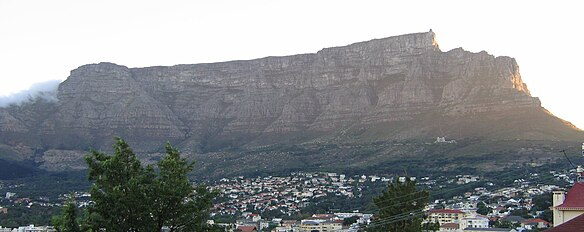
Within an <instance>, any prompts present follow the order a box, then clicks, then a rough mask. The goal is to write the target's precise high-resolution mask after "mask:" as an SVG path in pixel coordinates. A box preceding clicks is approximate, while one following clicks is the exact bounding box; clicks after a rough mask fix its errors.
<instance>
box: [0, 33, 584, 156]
mask: <svg viewBox="0 0 584 232" xmlns="http://www.w3.org/2000/svg"><path fill="white" fill-rule="evenodd" d="M57 96H58V102H56V103H52V102H43V101H42V100H39V101H36V102H32V103H27V104H24V105H19V106H10V107H7V108H1V109H0V132H1V135H0V138H1V139H2V140H1V142H0V143H1V144H2V147H3V148H2V147H0V151H2V149H3V150H4V151H8V152H5V153H17V154H21V153H26V152H19V151H18V147H19V146H20V147H24V148H29V150H28V151H30V150H35V149H37V150H38V149H40V150H43V151H45V150H48V149H61V150H83V149H86V148H88V147H93V148H98V149H106V148H108V147H110V144H111V142H112V137H113V136H120V137H123V138H126V139H127V140H128V141H129V142H130V143H131V144H132V145H133V146H134V147H135V148H136V150H138V151H141V152H146V153H148V152H156V151H159V150H160V148H161V144H162V143H163V142H164V141H170V142H172V143H173V144H177V145H178V146H179V147H181V148H182V149H183V150H185V151H190V152H192V153H199V154H200V153H206V152H211V151H221V150H225V149H240V148H249V147H261V146H264V145H273V144H306V143H310V144H319V143H327V144H330V143H345V142H351V143H360V142H365V141H366V142H371V141H400V140H408V139H426V140H427V139H429V138H435V137H437V136H447V137H449V138H455V139H464V138H491V139H495V138H496V139H508V140H512V139H535V140H577V139H580V138H582V137H583V136H582V133H581V131H580V130H578V129H577V128H575V127H574V126H572V125H571V124H569V123H567V122H565V121H562V120H561V119H558V118H556V117H554V116H553V115H551V114H549V113H548V112H547V111H546V110H545V109H544V108H542V107H541V105H540V101H539V99H538V98H535V97H532V96H531V95H530V92H529V90H528V88H527V86H526V84H525V83H523V81H522V80H521V75H520V73H519V67H518V65H517V62H516V61H515V59H513V58H510V57H504V56H503V57H494V56H492V55H490V54H488V53H487V52H479V53H471V52H468V51H464V50H463V49H461V48H457V49H453V50H451V51H447V52H443V51H441V50H440V49H439V47H438V44H437V43H436V40H435V34H434V33H433V32H432V31H430V32H427V33H416V34H407V35H401V36H394V37H389V38H384V39H376V40H371V41H367V42H360V43H355V44H351V45H348V46H342V47H333V48H325V49H323V50H321V51H318V52H317V53H314V54H301V55H293V56H284V57H266V58H261V59H255V60H244V61H229V62H221V63H209V64H192V65H176V66H171V67H146V68H128V67H125V66H120V65H116V64H112V63H99V64H89V65H84V66H81V67H79V68H77V69H75V70H73V71H72V72H71V75H70V76H69V77H68V78H67V80H66V81H64V82H63V83H61V84H60V86H59V88H58V94H57ZM24 148H22V149H24ZM25 150H26V149H25ZM32 153H34V152H32ZM51 154H52V155H51V157H54V156H55V151H54V150H53V151H52V153H51ZM67 154H70V153H67ZM33 155H34V154H33ZM21 156H22V154H21ZM25 156H26V155H25ZM37 156H38V155H37Z"/></svg>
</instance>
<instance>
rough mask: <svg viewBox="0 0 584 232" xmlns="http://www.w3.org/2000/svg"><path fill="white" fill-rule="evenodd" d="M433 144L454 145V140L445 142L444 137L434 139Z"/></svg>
mask: <svg viewBox="0 0 584 232" xmlns="http://www.w3.org/2000/svg"><path fill="white" fill-rule="evenodd" d="M434 143H456V140H446V137H436V141H434Z"/></svg>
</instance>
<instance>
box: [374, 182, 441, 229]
mask: <svg viewBox="0 0 584 232" xmlns="http://www.w3.org/2000/svg"><path fill="white" fill-rule="evenodd" d="M406 179H407V180H406V181H404V182H400V181H396V182H394V183H391V184H389V185H388V188H387V190H384V191H383V192H382V193H381V195H379V196H377V197H375V198H373V202H374V203H375V205H376V206H377V208H378V209H379V213H378V215H377V219H376V220H375V221H373V223H372V224H371V225H370V226H369V227H368V228H367V231H384V232H397V231H399V232H418V231H422V219H423V212H422V210H423V209H424V207H425V206H426V204H427V203H428V198H429V193H428V191H425V190H417V189H416V183H415V182H414V181H411V180H409V178H406Z"/></svg>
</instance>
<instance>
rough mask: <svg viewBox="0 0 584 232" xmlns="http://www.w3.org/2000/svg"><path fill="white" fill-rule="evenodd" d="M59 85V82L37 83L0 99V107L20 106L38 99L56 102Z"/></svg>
mask: <svg viewBox="0 0 584 232" xmlns="http://www.w3.org/2000/svg"><path fill="white" fill-rule="evenodd" d="M60 83H61V81H60V80H50V81H45V82H39V83H36V84H33V85H31V86H30V88H28V89H27V90H23V91H20V92H18V93H15V94H12V95H8V96H5V97H0V107H6V106H9V105H13V104H15V105H20V104H22V103H25V102H29V101H33V100H35V99H38V98H41V99H44V100H46V101H50V102H56V101H57V88H58V87H59V84H60Z"/></svg>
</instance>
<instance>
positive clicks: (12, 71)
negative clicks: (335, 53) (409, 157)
mask: <svg viewBox="0 0 584 232" xmlns="http://www.w3.org/2000/svg"><path fill="white" fill-rule="evenodd" d="M583 22H584V2H582V1H577V0H574V1H562V0H554V1H529V0H527V1H518V0H515V1H499V0H488V1H468V0H461V1H434V0H429V1H420V0H404V1H387V0H383V1H367V0H360V1H343V0H330V1H325V0H290V1H277V0H233V1H228V0H209V1H194V0H189V1H179V0H168V1H146V0H140V1H133V0H123V1H122V0H117V1H116V0H100V1H84V0H69V1H64V0H51V1H46V0H36V1H32V0H0V96H7V95H10V94H14V93H16V92H18V91H22V90H24V89H27V88H28V87H29V86H31V85H32V84H33V83H38V82H44V81H47V80H64V79H66V78H67V76H68V75H69V71H70V70H72V69H75V68H77V67H79V66H81V65H84V64H88V63H97V62H102V61H107V62H114V63H117V64H120V65H125V66H128V67H144V66H155V65H175V64H192V63H207V62H219V61H228V60H238V59H254V58H260V57H265V56H283V55H292V54H298V53H314V52H317V51H318V50H320V49H322V48H325V47H332V46H342V45H347V44H351V43H354V42H360V41H366V40H371V39H375V38H383V37H389V36H394V35H400V34H407V33H415V32H425V31H428V30H429V29H430V28H431V29H433V31H434V32H436V36H437V40H438V43H439V45H440V48H441V49H442V51H448V50H450V49H453V48H457V47H462V48H464V49H465V50H468V51H472V52H479V51H482V50H485V51H487V52H488V53H490V54H493V55H496V56H511V57H514V58H516V59H517V62H518V63H519V66H520V70H521V75H522V78H523V81H524V82H526V83H527V85H528V88H529V89H530V90H531V93H532V95H533V96H536V97H539V98H540V100H541V101H542V105H543V106H544V107H545V108H547V109H548V110H550V111H551V112H552V113H554V114H556V115H558V116H559V117H561V118H563V119H566V120H568V121H571V122H572V123H574V124H576V125H577V126H579V127H580V128H584V104H583V103H582V100H584V97H583V94H584V92H583V91H582V87H584V78H583V74H582V72H583V71H582V68H583V67H584V64H583V63H582V62H583V61H584V59H583V58H582V56H584V44H583V43H584V32H583V31H582V30H584V28H583V26H584V24H583Z"/></svg>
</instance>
